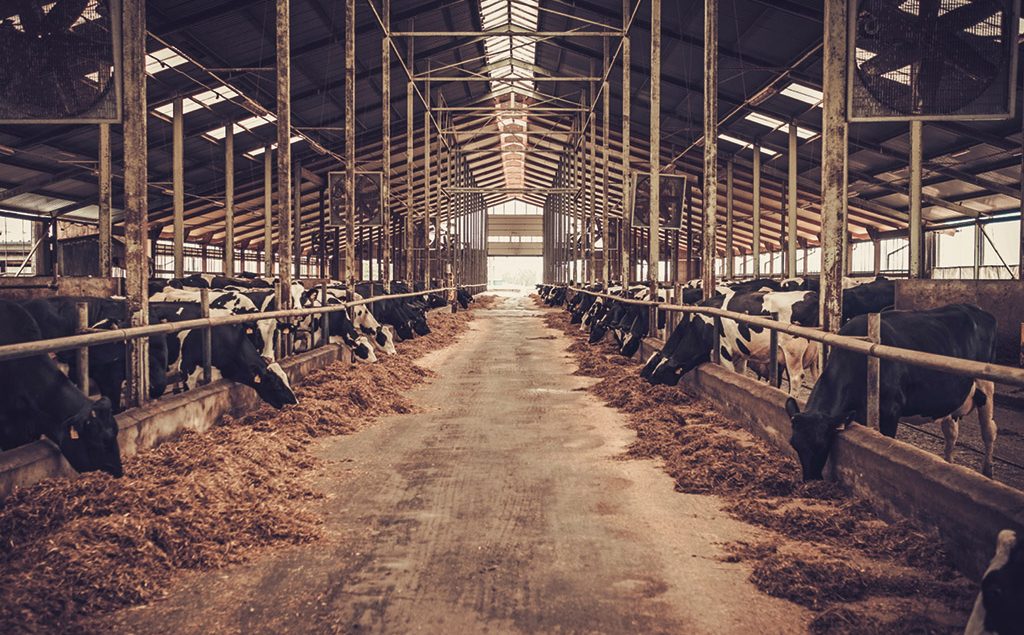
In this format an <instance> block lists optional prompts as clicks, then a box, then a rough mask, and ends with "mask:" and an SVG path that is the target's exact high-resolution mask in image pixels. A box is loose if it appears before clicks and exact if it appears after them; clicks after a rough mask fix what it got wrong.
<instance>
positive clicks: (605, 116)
mask: <svg viewBox="0 0 1024 635" xmlns="http://www.w3.org/2000/svg"><path fill="white" fill-rule="evenodd" d="M602 42H603V43H604V44H603V47H604V49H603V54H604V72H603V73H602V77H605V78H607V77H608V38H602ZM611 104H612V96H611V89H610V87H609V85H608V81H607V79H606V80H605V82H604V83H603V85H602V87H601V163H602V164H603V166H602V170H601V173H602V174H601V245H602V247H601V281H602V282H604V286H605V290H607V288H608V286H610V285H611V280H612V278H611V275H612V272H611V248H610V247H611V231H610V227H609V223H610V219H609V217H608V210H609V209H610V208H611V201H610V200H609V196H610V195H611V194H610V192H609V191H608V179H609V175H608V170H609V164H610V163H611V160H612V157H611V153H610V152H609V148H608V138H609V136H610V135H609V129H610V126H611V121H610V119H609V118H610V116H611V109H612V108H611Z"/></svg>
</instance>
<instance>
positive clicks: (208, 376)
mask: <svg viewBox="0 0 1024 635" xmlns="http://www.w3.org/2000/svg"><path fill="white" fill-rule="evenodd" d="M199 313H200V315H201V316H202V317H204V318H208V317H210V290H209V289H206V288H203V289H200V290H199ZM211 381H213V330H212V329H209V328H204V329H203V379H202V381H201V382H200V383H201V384H202V385H204V386H205V385H206V384H208V383H210V382H211Z"/></svg>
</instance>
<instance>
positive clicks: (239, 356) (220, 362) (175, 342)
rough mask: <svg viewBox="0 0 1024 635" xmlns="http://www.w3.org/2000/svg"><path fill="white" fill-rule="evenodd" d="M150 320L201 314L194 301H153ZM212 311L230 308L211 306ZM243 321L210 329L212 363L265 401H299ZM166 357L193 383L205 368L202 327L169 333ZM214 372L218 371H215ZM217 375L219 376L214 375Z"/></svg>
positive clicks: (191, 317) (275, 404)
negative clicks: (262, 355) (260, 349)
mask: <svg viewBox="0 0 1024 635" xmlns="http://www.w3.org/2000/svg"><path fill="white" fill-rule="evenodd" d="M149 313H150V318H149V319H150V321H151V322H162V321H166V322H182V321H185V320H195V319H199V318H200V317H201V312H200V307H199V305H198V304H196V303H194V302H150V303H149ZM210 313H211V315H212V316H216V315H215V314H217V313H221V314H223V315H227V314H228V312H227V311H217V310H211V312H210ZM246 328H250V327H245V326H240V325H221V326H215V327H213V328H212V329H210V332H211V340H212V351H211V352H212V355H211V360H210V361H211V366H212V367H213V368H214V369H216V373H219V374H220V375H221V376H222V377H225V378H227V379H229V380H231V381H233V382H236V383H239V384H245V385H246V386H249V387H250V388H252V389H253V390H255V391H256V393H257V394H258V395H259V396H260V398H261V399H263V401H265V402H267V403H269V404H270V405H271V406H273V407H275V408H283V407H284V406H286V405H288V404H295V403H298V400H297V399H296V398H295V393H294V392H292V389H291V387H290V386H288V384H287V383H286V382H285V381H284V380H283V379H282V378H281V377H280V376H279V375H278V374H277V373H276V372H274V371H273V370H272V369H271V368H269V367H268V364H267V361H266V360H265V359H263V358H262V357H261V356H260V353H259V351H257V350H256V347H255V346H253V343H252V340H250V339H249V338H248V337H247V335H246V333H245V329H246ZM167 359H168V364H169V366H170V367H171V368H174V369H177V370H179V371H180V375H181V377H182V378H183V379H184V380H185V383H186V386H187V387H190V386H194V385H195V379H196V378H197V377H198V374H199V373H201V372H202V366H203V337H202V332H201V331H199V330H191V329H186V330H184V331H180V332H178V333H174V334H171V335H168V336H167ZM216 373H215V375H216ZM214 378H215V379H216V376H215V377H214Z"/></svg>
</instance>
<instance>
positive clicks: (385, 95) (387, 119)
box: [380, 0, 391, 293]
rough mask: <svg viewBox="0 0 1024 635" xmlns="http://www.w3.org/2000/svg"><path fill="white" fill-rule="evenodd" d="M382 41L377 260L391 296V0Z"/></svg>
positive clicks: (386, 3)
mask: <svg viewBox="0 0 1024 635" xmlns="http://www.w3.org/2000/svg"><path fill="white" fill-rule="evenodd" d="M383 5H384V16H383V18H384V39H383V40H381V71H380V72H381V81H380V83H381V103H382V104H383V110H382V111H381V118H382V119H381V121H382V125H381V130H382V131H383V139H382V143H383V146H382V151H381V156H382V157H383V161H382V163H383V164H384V165H383V168H384V173H383V175H382V176H381V193H382V195H383V198H384V203H383V209H382V210H381V212H382V213H383V215H384V236H383V242H384V246H383V247H384V253H383V257H382V258H381V275H380V277H381V282H383V283H384V292H385V293H391V0H383Z"/></svg>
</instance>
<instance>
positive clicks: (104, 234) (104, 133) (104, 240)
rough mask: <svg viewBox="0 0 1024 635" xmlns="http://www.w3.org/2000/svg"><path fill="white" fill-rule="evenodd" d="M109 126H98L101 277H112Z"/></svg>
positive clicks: (111, 196) (106, 124)
mask: <svg viewBox="0 0 1024 635" xmlns="http://www.w3.org/2000/svg"><path fill="white" fill-rule="evenodd" d="M110 163H111V160H110V124H109V123H101V124H100V147H99V170H98V171H99V217H98V218H99V249H100V262H99V273H100V276H101V277H109V276H112V275H113V270H114V264H113V262H114V257H113V239H112V238H111V234H112V230H113V223H112V221H111V218H112V216H111V210H112V208H113V204H112V203H113V189H112V183H111V178H110Z"/></svg>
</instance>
